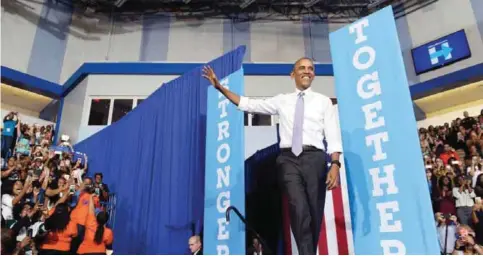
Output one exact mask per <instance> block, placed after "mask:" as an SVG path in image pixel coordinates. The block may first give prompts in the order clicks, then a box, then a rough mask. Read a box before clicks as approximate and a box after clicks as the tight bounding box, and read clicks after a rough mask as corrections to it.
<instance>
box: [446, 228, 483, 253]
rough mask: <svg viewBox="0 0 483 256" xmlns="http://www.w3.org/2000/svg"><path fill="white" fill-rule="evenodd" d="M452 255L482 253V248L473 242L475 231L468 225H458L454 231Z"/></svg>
mask: <svg viewBox="0 0 483 256" xmlns="http://www.w3.org/2000/svg"><path fill="white" fill-rule="evenodd" d="M456 238H457V240H456V244H455V248H454V251H453V255H482V254H483V248H482V247H481V246H480V245H479V244H477V243H475V232H474V231H473V229H471V228H470V226H468V225H460V226H459V227H458V229H457V233H456Z"/></svg>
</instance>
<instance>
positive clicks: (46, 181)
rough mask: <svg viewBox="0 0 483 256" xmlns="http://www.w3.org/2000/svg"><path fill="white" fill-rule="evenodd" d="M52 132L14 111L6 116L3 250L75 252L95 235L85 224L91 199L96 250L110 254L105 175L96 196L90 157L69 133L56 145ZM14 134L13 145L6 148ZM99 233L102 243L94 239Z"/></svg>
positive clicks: (29, 252)
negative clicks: (25, 120)
mask: <svg viewBox="0 0 483 256" xmlns="http://www.w3.org/2000/svg"><path fill="white" fill-rule="evenodd" d="M12 130H13V132H12ZM54 134H55V131H54V129H53V126H51V125H48V126H40V125H38V124H33V125H28V124H26V123H22V121H21V120H20V119H19V118H18V115H17V114H16V113H9V114H8V115H7V116H6V117H5V119H4V123H3V129H2V176H1V177H2V183H1V190H2V212H1V217H2V254H4V252H8V253H15V254H38V253H40V254H76V253H77V252H78V251H77V249H78V247H79V245H80V244H81V243H83V242H86V243H87V244H88V245H89V243H90V242H92V241H90V240H88V241H86V240H85V239H87V238H89V237H90V235H91V233H89V232H90V230H86V228H85V227H84V226H86V225H91V226H92V225H93V222H92V213H91V211H88V210H89V198H90V197H92V198H93V200H94V201H95V204H94V205H95V207H94V208H95V209H94V212H95V213H96V214H97V215H94V216H96V217H95V218H94V220H95V221H96V225H97V226H96V227H99V228H96V230H95V234H94V237H95V238H96V239H95V240H94V243H95V249H96V250H95V253H97V254H106V253H107V252H106V246H108V245H109V244H112V240H113V236H112V232H110V229H109V228H108V227H106V222H107V220H108V218H107V212H105V210H106V207H101V205H100V204H99V203H98V202H99V196H103V199H104V200H105V201H108V200H109V194H108V193H109V190H108V188H107V185H106V184H104V183H103V181H102V173H99V174H98V175H96V176H100V177H101V178H100V179H98V180H99V182H98V183H99V185H100V184H102V185H100V186H102V191H103V192H100V193H99V195H98V194H96V193H94V191H95V190H94V187H93V185H92V184H93V183H92V179H91V178H90V177H88V176H87V174H88V164H87V156H86V155H85V154H83V153H80V152H74V150H73V148H72V145H71V144H70V139H69V137H68V136H66V135H62V136H61V138H60V143H59V145H58V146H54V145H53V141H52V139H53V135H54ZM10 135H11V137H12V145H11V147H10V148H7V147H4V145H6V144H8V140H9V139H10V138H6V137H8V136H10ZM7 159H8V161H7ZM100 186H98V187H99V188H101V187H100ZM105 192H106V193H105ZM86 199H87V201H86ZM101 230H102V232H101ZM101 233H102V238H103V239H101V240H102V241H103V243H104V246H101V245H100V243H97V242H96V241H98V239H97V237H99V236H100V235H99V234H101ZM4 234H5V235H6V238H5V239H4V237H3V235H4ZM84 238H85V239H84ZM104 238H105V239H104ZM96 246H97V247H96ZM87 248H92V246H91V247H89V246H87ZM87 252H91V251H89V250H87Z"/></svg>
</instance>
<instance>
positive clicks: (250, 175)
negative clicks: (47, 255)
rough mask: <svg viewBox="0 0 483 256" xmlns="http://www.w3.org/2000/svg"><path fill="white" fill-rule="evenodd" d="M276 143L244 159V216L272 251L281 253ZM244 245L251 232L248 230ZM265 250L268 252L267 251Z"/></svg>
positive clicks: (279, 191) (277, 149)
mask: <svg viewBox="0 0 483 256" xmlns="http://www.w3.org/2000/svg"><path fill="white" fill-rule="evenodd" d="M279 152H280V147H279V145H278V143H277V144H274V145H272V146H269V147H267V148H264V149H262V150H260V151H257V152H256V153H255V154H254V155H252V156H251V157H250V158H248V159H247V160H246V161H245V191H246V198H245V202H246V217H247V221H248V223H249V224H250V225H251V226H252V227H253V228H254V229H255V230H256V231H257V232H258V234H259V235H260V236H261V237H262V238H263V239H264V240H265V241H266V242H267V244H268V246H269V248H270V250H271V253H272V254H284V252H283V251H282V250H283V247H281V246H280V245H282V242H283V241H282V240H281V239H282V238H283V233H282V232H283V229H282V201H281V196H282V192H281V190H280V188H279V185H278V181H277V168H276V159H277V156H278V155H279ZM246 235H247V237H246V240H247V247H249V246H251V245H252V239H253V238H254V234H253V233H251V232H250V231H248V230H247V233H246ZM264 254H268V252H267V251H265V252H264Z"/></svg>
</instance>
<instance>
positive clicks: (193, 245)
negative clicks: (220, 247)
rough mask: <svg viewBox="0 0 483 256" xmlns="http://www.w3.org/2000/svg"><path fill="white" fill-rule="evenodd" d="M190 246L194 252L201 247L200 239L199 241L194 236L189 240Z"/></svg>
mask: <svg viewBox="0 0 483 256" xmlns="http://www.w3.org/2000/svg"><path fill="white" fill-rule="evenodd" d="M189 246H190V251H191V253H194V252H196V251H198V250H199V249H200V248H201V243H200V241H197V239H196V238H194V237H192V238H190V240H189Z"/></svg>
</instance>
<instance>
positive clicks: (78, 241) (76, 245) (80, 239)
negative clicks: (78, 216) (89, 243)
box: [70, 224, 86, 255]
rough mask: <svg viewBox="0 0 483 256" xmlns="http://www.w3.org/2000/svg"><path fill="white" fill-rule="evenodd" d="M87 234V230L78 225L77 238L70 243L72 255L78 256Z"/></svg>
mask: <svg viewBox="0 0 483 256" xmlns="http://www.w3.org/2000/svg"><path fill="white" fill-rule="evenodd" d="M85 232H86V228H85V227H84V226H82V225H79V224H77V236H76V237H74V238H73V239H72V242H71V243H70V254H72V255H75V254H77V250H78V249H79V246H80V245H81V244H82V242H83V241H84V235H85Z"/></svg>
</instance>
